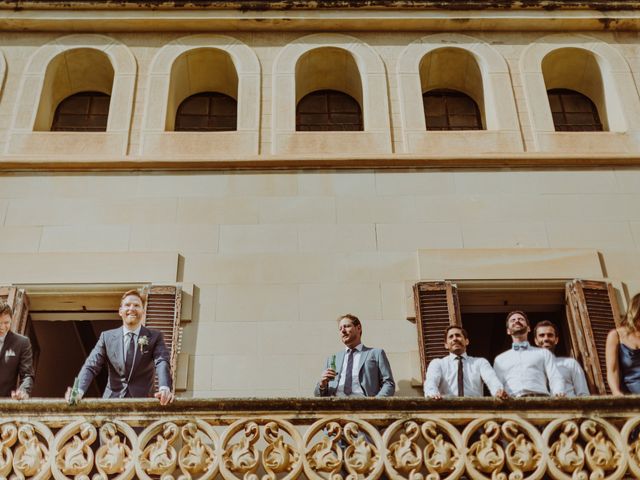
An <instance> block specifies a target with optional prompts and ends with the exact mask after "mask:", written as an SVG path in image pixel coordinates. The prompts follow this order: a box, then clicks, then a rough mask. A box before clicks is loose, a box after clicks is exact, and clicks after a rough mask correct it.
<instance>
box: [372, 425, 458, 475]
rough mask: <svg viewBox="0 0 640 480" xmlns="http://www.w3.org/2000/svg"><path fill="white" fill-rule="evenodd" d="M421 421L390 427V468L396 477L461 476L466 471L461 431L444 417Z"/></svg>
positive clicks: (387, 433)
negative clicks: (461, 452) (462, 452)
mask: <svg viewBox="0 0 640 480" xmlns="http://www.w3.org/2000/svg"><path fill="white" fill-rule="evenodd" d="M419 422H420V420H418V419H414V420H408V421H404V420H400V421H397V422H394V423H393V424H391V425H390V426H389V427H388V428H387V429H386V431H385V433H384V436H383V442H384V445H387V448H386V455H385V465H386V467H387V471H388V472H389V473H390V474H391V476H392V477H393V478H398V477H400V478H406V479H407V480H422V479H423V478H426V479H427V480H440V479H443V478H444V479H453V478H459V476H460V474H461V473H462V471H463V470H464V459H463V457H462V455H461V454H460V446H461V441H460V440H461V439H460V433H459V432H458V431H457V430H456V429H455V428H454V427H453V426H452V425H451V424H450V423H448V422H445V421H443V420H440V419H435V418H429V419H427V420H425V421H423V423H422V424H420V423H419ZM394 439H396V440H395V441H392V440H394ZM423 447H424V448H423ZM423 467H424V468H425V469H426V472H425V471H424V469H423Z"/></svg>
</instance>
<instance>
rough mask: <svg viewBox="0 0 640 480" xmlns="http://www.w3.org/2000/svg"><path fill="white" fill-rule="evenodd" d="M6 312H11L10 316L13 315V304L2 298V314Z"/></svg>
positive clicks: (0, 305) (0, 301)
mask: <svg viewBox="0 0 640 480" xmlns="http://www.w3.org/2000/svg"><path fill="white" fill-rule="evenodd" d="M6 314H9V316H11V317H13V309H12V308H11V305H9V304H8V303H6V302H3V301H2V300H0V315H6Z"/></svg>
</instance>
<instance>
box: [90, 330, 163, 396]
mask: <svg viewBox="0 0 640 480" xmlns="http://www.w3.org/2000/svg"><path fill="white" fill-rule="evenodd" d="M143 336H145V337H147V339H148V341H149V343H148V345H145V346H140V345H139V344H138V345H136V356H135V360H134V363H133V368H132V370H131V375H130V376H129V378H127V377H126V376H125V367H124V341H123V335H122V327H118V328H115V329H113V330H107V331H106V332H102V334H101V335H100V338H99V339H98V343H96V346H95V347H94V348H93V350H92V351H91V353H90V354H89V356H88V357H87V359H86V360H85V362H84V365H83V366H82V368H81V369H80V373H79V375H78V377H79V380H78V388H79V389H80V390H82V391H83V392H86V391H87V390H88V389H89V386H90V385H91V382H92V381H93V379H94V377H95V376H96V375H98V374H99V373H100V371H101V370H102V368H103V367H104V365H105V364H106V365H107V368H108V374H109V375H108V380H107V388H106V389H105V391H104V395H103V396H102V397H103V398H123V397H135V398H141V397H151V396H153V393H154V392H153V386H154V385H153V381H154V374H157V375H158V386H160V387H165V386H166V387H169V388H171V368H170V365H169V361H170V360H169V359H170V355H169V351H168V350H167V347H166V346H165V344H164V340H163V339H162V333H160V332H159V331H157V330H150V329H148V328H146V327H144V326H143V327H142V328H141V329H140V336H139V337H138V339H140V338H141V337H143Z"/></svg>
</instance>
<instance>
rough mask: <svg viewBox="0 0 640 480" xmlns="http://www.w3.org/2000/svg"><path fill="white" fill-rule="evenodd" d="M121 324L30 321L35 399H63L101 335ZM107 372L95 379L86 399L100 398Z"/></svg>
mask: <svg viewBox="0 0 640 480" xmlns="http://www.w3.org/2000/svg"><path fill="white" fill-rule="evenodd" d="M121 324H122V322H120V321H118V320H84V321H83V320H78V321H73V320H71V321H61V320H58V321H49V320H38V321H33V320H32V321H31V322H30V328H29V331H28V334H29V337H30V338H31V343H32V345H33V347H34V369H35V372H36V380H37V381H36V382H35V383H34V386H33V391H32V393H31V395H32V396H33V397H63V396H64V393H65V390H66V388H67V386H71V385H73V380H74V378H75V376H76V375H78V372H79V371H80V368H81V367H82V364H83V363H84V360H85V358H87V356H88V354H89V352H90V351H91V349H92V348H93V347H94V345H95V344H96V342H97V341H98V338H99V337H100V334H101V333H102V332H103V331H105V330H109V329H112V328H116V327H118V326H119V325H121ZM106 384H107V370H106V368H105V369H103V371H102V373H101V374H100V375H99V376H98V377H96V378H95V380H94V381H93V383H92V385H91V387H90V388H89V390H88V391H87V392H86V394H85V396H87V397H101V396H102V392H104V388H105V386H106Z"/></svg>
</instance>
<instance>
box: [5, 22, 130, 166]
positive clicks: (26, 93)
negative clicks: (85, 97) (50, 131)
mask: <svg viewBox="0 0 640 480" xmlns="http://www.w3.org/2000/svg"><path fill="white" fill-rule="evenodd" d="M68 54H71V55H72V56H74V57H75V55H76V54H78V55H80V56H81V57H82V56H86V58H88V59H90V61H92V60H91V59H93V60H95V59H98V58H105V59H107V60H108V63H110V65H111V67H112V69H113V81H112V83H111V86H110V92H109V93H110V94H111V103H110V106H109V120H108V123H107V131H106V132H105V133H101V134H96V133H85V132H83V133H69V135H71V136H67V139H68V138H72V137H73V136H75V137H76V138H77V139H78V140H77V142H78V143H79V144H83V145H84V144H86V145H92V144H93V145H94V146H93V147H89V151H91V152H92V153H110V154H113V151H114V149H115V151H121V152H122V153H123V154H126V151H127V146H128V141H129V131H130V127H131V115H132V111H133V100H134V93H135V82H136V75H137V64H136V60H135V58H134V56H133V54H132V53H131V51H130V50H129V48H128V47H127V46H126V45H124V44H123V43H121V42H119V41H118V40H116V39H114V38H111V37H108V36H105V35H95V34H76V35H67V36H64V37H60V38H57V39H55V40H53V41H51V42H49V43H47V44H45V45H43V46H41V47H40V48H38V50H36V51H35V52H34V53H33V55H32V56H31V58H30V59H29V61H28V63H27V66H26V69H25V72H24V75H23V82H22V85H21V87H20V90H19V92H18V95H17V102H16V107H15V111H14V116H13V125H12V132H11V137H12V138H10V141H9V144H8V152H10V153H28V152H27V151H26V150H25V148H24V147H25V145H26V142H24V141H21V140H20V141H18V137H20V138H22V139H24V138H25V136H27V137H28V136H30V135H43V134H45V133H44V132H42V130H46V129H45V128H44V127H43V125H44V124H46V123H47V122H46V120H47V118H46V117H47V114H48V113H47V112H49V110H50V109H51V108H53V109H55V106H56V105H54V102H53V100H54V99H53V97H52V95H51V92H52V91H53V90H52V89H50V88H47V82H48V81H50V78H51V76H50V74H51V68H50V67H51V66H52V65H53V64H55V63H56V59H60V58H62V57H61V56H65V55H68ZM85 54H86V55H85ZM74 63H75V66H77V67H78V68H85V67H86V65H82V61H81V60H79V57H75V60H74ZM103 66H106V63H105V64H104V65H103ZM48 78H49V80H48ZM86 85H89V84H88V83H87V84H86ZM86 85H84V84H83V86H82V88H84V87H85V86H86ZM67 87H68V89H67V90H68V92H67V93H69V94H72V93H76V92H77V91H79V90H76V91H75V92H74V90H75V88H74V85H68V86H67ZM97 87H98V88H96V89H97V90H99V91H100V90H105V89H106V84H105V85H97ZM34 92H35V93H36V94H35V95H34ZM45 97H46V98H45ZM59 100H60V99H59ZM39 122H40V124H39ZM37 130H40V132H38V133H36V131H37ZM31 132H33V133H31ZM96 135H101V136H102V141H100V142H97V143H95V141H96V138H97V137H96ZM57 137H58V138H60V139H62V137H63V136H62V135H57ZM31 143H32V148H36V149H37V148H38V147H37V145H38V142H37V141H36V140H35V139H33V142H31ZM42 147H43V148H44V149H45V150H44V151H43V153H44V152H46V153H57V151H58V150H60V153H62V152H63V149H62V148H60V147H58V146H57V145H56V144H55V142H54V141H53V140H51V141H50V142H49V143H48V144H47V145H42ZM102 150H104V152H102ZM33 153H41V152H39V151H37V152H35V151H34V152H33Z"/></svg>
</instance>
